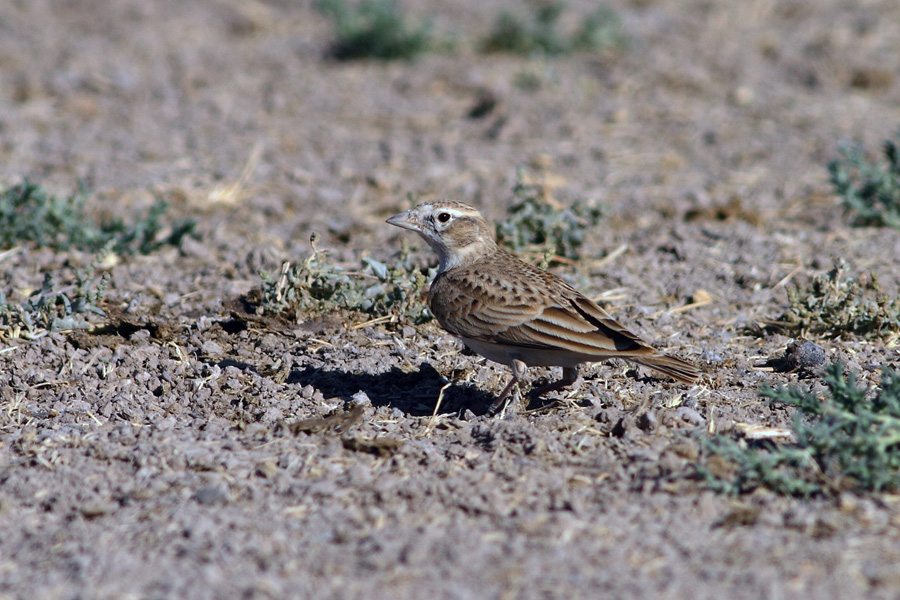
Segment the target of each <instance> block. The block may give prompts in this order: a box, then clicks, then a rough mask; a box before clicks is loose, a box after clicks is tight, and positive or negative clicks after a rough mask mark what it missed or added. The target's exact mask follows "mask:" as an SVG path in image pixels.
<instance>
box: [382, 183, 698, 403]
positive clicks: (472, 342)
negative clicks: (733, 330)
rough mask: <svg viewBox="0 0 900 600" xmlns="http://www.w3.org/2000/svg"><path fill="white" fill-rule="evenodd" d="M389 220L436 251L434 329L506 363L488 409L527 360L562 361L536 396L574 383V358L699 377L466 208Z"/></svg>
mask: <svg viewBox="0 0 900 600" xmlns="http://www.w3.org/2000/svg"><path fill="white" fill-rule="evenodd" d="M387 223H389V224H391V225H395V226H397V227H400V228H402V229H407V230H409V231H413V232H415V233H417V234H419V236H421V237H422V238H423V239H424V240H425V241H426V242H427V243H428V245H429V246H431V248H432V249H433V250H434V251H435V252H436V253H437V255H438V261H439V262H438V271H437V275H436V276H435V278H434V281H432V283H431V287H430V288H429V290H428V306H429V308H430V310H431V313H432V314H433V315H434V316H435V318H436V319H437V321H438V323H440V325H441V327H443V328H444V329H445V330H447V331H448V332H450V333H451V334H453V335H454V336H456V337H458V338H459V339H460V340H462V342H463V344H465V345H466V346H467V347H468V348H469V349H470V350H472V351H473V352H475V353H477V354H480V355H481V356H483V357H485V358H487V359H488V360H491V361H493V362H497V363H500V364H503V365H506V366H508V367H509V368H510V369H511V370H512V379H510V381H509V383H508V384H507V385H506V387H505V388H504V389H503V391H502V392H501V393H500V395H499V396H498V397H497V399H496V400H495V401H494V403H493V404H492V405H491V407H490V408H489V410H488V414H496V412H497V411H498V409H499V408H500V407H501V406H503V407H504V410H505V407H506V406H507V404H506V402H507V400H506V399H507V397H508V396H509V395H510V393H511V392H512V391H513V389H514V388H515V387H516V385H517V384H518V383H519V381H521V380H522V379H523V377H524V376H525V374H526V370H527V368H528V367H538V366H543V367H552V366H557V367H562V378H561V379H559V380H557V381H555V382H551V383H548V384H546V385H544V386H542V387H540V388H538V389H535V390H533V391H532V392H531V395H532V396H533V397H539V396H542V395H544V394H546V393H549V392H551V391H557V390H561V389H563V388H566V387H568V386H570V385H572V384H573V383H575V382H576V381H577V380H578V367H579V366H580V365H582V364H584V363H591V362H599V361H602V360H606V359H609V358H624V359H626V360H629V361H631V362H633V363H637V364H639V365H643V366H646V367H649V368H651V369H654V370H656V371H658V372H660V373H663V374H665V375H668V376H669V377H671V378H672V379H675V380H676V381H679V382H682V383H688V384H692V383H695V382H696V381H697V380H698V379H699V377H700V371H699V370H698V369H697V367H696V366H694V365H693V364H691V363H690V362H687V361H685V360H682V359H680V358H676V357H674V356H669V355H666V354H663V353H661V352H659V351H658V350H656V349H655V348H654V347H653V346H651V345H650V344H648V343H647V342H645V341H644V340H643V339H641V338H640V337H639V336H637V335H635V334H634V333H631V332H630V331H628V330H627V329H626V328H625V327H624V326H622V325H621V324H619V322H618V321H616V320H615V319H613V318H612V317H611V316H610V315H609V314H608V313H607V312H606V311H605V310H603V308H601V307H600V306H598V305H597V303H596V302H594V301H593V300H591V299H590V298H588V297H587V296H585V295H584V294H582V293H581V292H579V291H577V290H576V289H575V288H573V287H572V286H571V285H569V284H568V283H566V282H565V281H564V280H563V279H561V278H560V277H558V276H556V275H554V274H553V273H549V272H547V271H544V270H542V269H539V268H538V267H536V266H533V265H531V264H528V263H527V262H525V261H523V260H521V259H519V258H517V257H516V256H514V255H512V254H510V253H509V252H507V251H505V250H503V249H502V248H501V247H500V246H498V245H497V242H496V241H495V240H494V237H493V235H492V233H491V229H490V227H489V226H488V223H487V221H486V220H485V219H484V217H483V216H482V215H481V213H480V212H478V210H477V209H476V208H474V207H473V206H470V205H468V204H465V203H463V202H457V201H455V200H433V201H428V202H423V203H421V204H419V205H418V206H415V207H414V208H412V209H410V210H408V211H406V212H403V213H400V214H397V215H394V216H392V217H390V218H389V219H387Z"/></svg>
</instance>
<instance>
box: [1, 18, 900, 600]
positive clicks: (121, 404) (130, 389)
mask: <svg viewBox="0 0 900 600" xmlns="http://www.w3.org/2000/svg"><path fill="white" fill-rule="evenodd" d="M404 5H405V6H406V7H407V8H408V9H409V12H410V13H411V14H412V15H413V16H415V17H417V18H425V17H430V18H431V19H432V22H433V25H434V30H435V31H436V32H437V33H439V34H441V35H443V36H446V37H452V38H454V39H455V48H456V49H455V50H454V51H452V52H438V53H432V54H428V55H425V56H423V57H421V58H420V59H418V60H416V61H414V62H411V63H404V62H398V63H379V62H357V63H337V62H334V61H331V60H328V59H326V58H324V56H323V55H324V52H325V50H326V48H327V46H328V42H329V39H330V38H331V35H332V30H331V27H330V25H329V23H328V22H327V21H326V20H325V19H324V18H323V17H322V16H321V15H319V14H318V13H317V12H316V11H315V10H314V9H313V8H312V6H311V3H310V2H308V1H299V2H290V1H288V0H271V1H258V2H241V1H239V0H218V1H214V0H198V1H194V2H180V1H176V0H170V1H166V0H155V1H149V2H148V1H144V0H141V1H139V0H112V1H110V0H102V1H101V0H86V1H83V2H77V3H62V2H50V1H49V0H7V1H4V2H2V3H0V177H2V178H3V181H4V182H5V185H9V184H11V183H14V182H17V181H19V180H20V178H21V177H22V176H27V177H29V178H31V179H32V180H34V181H37V182H39V183H41V184H43V185H45V186H47V187H49V188H50V189H51V190H53V191H55V192H57V193H61V194H66V193H69V192H70V191H71V190H72V189H74V188H75V186H76V185H77V182H78V181H79V180H80V181H83V182H84V184H85V186H86V187H87V189H88V190H89V191H90V193H91V195H90V199H89V201H88V204H87V208H88V210H89V211H90V214H92V215H94V216H96V217H97V218H104V217H109V216H111V215H120V216H123V217H124V218H126V219H131V218H136V216H137V215H139V214H142V213H144V212H145V211H146V209H147V208H148V207H149V206H150V205H151V204H152V203H153V201H154V199H155V198H156V197H163V198H165V199H166V200H167V201H168V202H169V203H170V214H172V215H174V216H177V217H192V218H194V219H196V220H197V221H198V234H199V237H198V238H197V239H193V240H188V241H187V242H185V244H183V246H182V247H181V248H179V249H175V248H171V247H170V248H164V249H162V250H159V251H157V252H154V253H151V254H149V255H147V256H138V257H121V258H120V260H119V261H118V263H117V264H114V265H111V266H109V272H110V275H111V283H110V289H109V290H108V292H107V294H106V299H105V304H104V307H105V308H106V309H107V310H108V313H109V314H113V313H114V312H115V311H119V312H120V313H121V311H122V310H124V308H125V307H129V308H130V311H131V312H130V313H129V315H131V316H130V317H129V319H130V325H129V326H128V327H120V328H118V329H112V330H110V329H106V330H100V331H99V332H97V333H95V334H89V333H83V332H82V333H53V334H50V335H47V336H45V337H42V338H40V339H38V340H35V341H27V340H23V339H4V340H3V343H2V348H0V349H2V352H0V363H2V373H0V386H2V390H0V392H2V397H0V408H2V411H0V597H3V598H228V597H241V598H283V597H295V598H348V597H369V598H421V597H425V596H428V597H439V598H545V597H547V598H549V597H561V598H597V597H614V598H615V597H668V598H723V597H726V598H798V597H806V598H854V597H872V598H896V597H898V596H900V570H898V568H897V565H898V564H900V506H898V503H897V502H896V501H895V500H894V499H892V498H891V497H889V496H864V495H853V494H844V495H842V496H840V497H838V498H823V499H813V500H807V501H802V500H797V499H790V498H783V497H780V496H776V495H774V494H772V493H770V492H764V491H761V492H757V493H754V494H752V495H749V496H744V497H738V498H729V497H726V496H721V495H717V494H714V493H713V492H711V491H709V490H706V489H704V487H703V485H702V483H701V482H699V481H697V480H696V479H692V478H691V473H692V472H693V471H692V461H693V460H694V459H695V458H696V446H695V445H693V446H692V444H693V442H692V441H691V440H693V439H695V437H691V436H696V435H698V432H700V433H702V432H704V431H709V430H710V429H716V430H718V431H727V430H728V429H730V428H733V427H734V424H735V423H754V424H761V425H769V426H776V425H784V424H786V423H788V422H789V414H788V412H787V411H785V410H783V409H775V408H771V407H769V406H768V405H767V404H766V403H765V402H764V401H763V400H761V399H760V398H759V396H758V389H759V387H760V386H761V385H763V384H766V383H769V384H779V383H789V382H792V381H796V380H797V378H796V376H795V375H791V374H783V373H773V372H771V371H767V370H765V369H760V368H758V367H757V365H758V364H759V363H761V362H762V361H764V360H765V359H766V358H767V357H771V356H777V355H779V354H780V353H781V352H783V351H784V348H785V346H786V344H787V343H788V341H789V339H788V337H786V336H785V335H780V334H777V333H772V334H768V335H762V336H757V335H752V334H750V333H748V325H751V324H752V323H754V322H757V321H760V320H765V319H773V318H775V317H777V316H778V315H779V314H781V312H782V311H783V310H784V307H785V305H786V295H785V287H786V283H785V278H788V277H789V276H790V281H788V282H787V285H791V284H793V282H794V281H800V280H801V279H802V278H804V277H809V276H810V275H811V274H813V273H816V272H819V271H821V270H823V269H827V268H828V267H829V266H830V265H831V262H832V260H833V259H834V258H835V257H842V258H843V259H845V260H846V261H847V264H848V269H849V270H850V271H851V272H858V271H860V270H863V269H872V270H874V271H876V272H877V273H878V274H879V275H880V277H881V279H882V282H883V284H884V285H885V286H886V287H888V288H889V289H892V290H896V289H897V284H898V281H900V264H898V262H897V260H896V257H897V256H900V239H898V235H897V233H896V232H894V231H888V230H884V229H875V228H853V227H850V226H849V225H848V224H847V220H846V219H845V218H844V216H843V215H842V212H841V208H840V205H839V201H838V200H837V199H836V198H835V197H834V196H833V195H831V191H830V186H829V184H828V181H827V172H826V170H825V164H826V163H827V161H828V160H829V159H830V158H832V157H834V156H835V155H836V147H837V143H838V142H839V141H841V140H845V139H858V140H861V141H862V142H864V143H865V144H867V145H868V146H869V147H870V148H871V147H876V145H877V144H879V143H880V142H881V141H882V140H884V139H885V138H886V137H887V135H888V134H889V133H890V132H891V131H893V130H894V129H895V128H896V127H897V126H898V125H900V83H898V81H897V74H898V72H900V71H898V69H900V30H898V28H897V23H900V4H898V3H897V2H896V1H895V0H880V1H879V0H869V1H866V2H858V3H851V2H844V1H841V0H788V1H785V2H774V1H771V0H745V1H741V2H730V1H726V0H688V1H682V0H631V1H629V0H613V1H612V2H611V3H610V5H611V6H612V7H613V8H615V10H616V11H617V12H618V13H619V15H620V16H621V17H622V19H623V27H624V29H625V31H626V32H627V33H628V35H629V37H630V44H629V45H628V46H627V47H626V48H624V49H622V50H620V51H618V52H611V53H605V54H599V55H596V54H595V55H591V54H580V55H574V56H570V57H565V58H559V59H553V60H548V59H543V58H528V57H517V56H507V55H491V56H486V55H484V54H481V53H479V52H477V51H476V50H475V49H474V48H475V46H476V42H477V40H478V38H479V37H481V36H483V35H484V34H485V33H486V32H487V30H488V28H489V25H490V23H491V22H492V21H493V19H494V17H495V15H497V13H498V12H500V10H501V8H502V6H503V3H501V2H499V1H493V0H489V1H487V2H472V1H469V0H453V1H450V2H426V0H416V1H409V2H405V3H404ZM569 7H570V9H571V11H572V13H571V14H575V15H578V14H582V15H583V14H586V13H587V12H589V11H590V10H591V7H592V5H590V3H586V2H584V3H575V2H571V3H570V4H569ZM523 81H527V82H529V83H530V85H529V86H523V85H522V82H523ZM486 94H490V95H493V97H495V98H496V99H497V104H496V106H495V107H494V109H493V110H492V111H489V112H488V114H486V115H484V116H481V117H479V118H472V117H470V116H469V112H470V111H471V109H472V108H473V106H475V105H476V104H477V103H478V102H479V100H480V99H482V98H483V97H484V96H485V95H486ZM522 166H525V167H528V168H529V169H530V172H531V174H532V175H533V176H535V177H538V178H541V179H542V180H543V181H545V182H546V183H547V184H548V185H550V186H551V187H552V190H553V194H554V196H555V198H556V199H557V200H558V201H559V202H561V203H563V204H566V203H569V202H572V201H574V200H576V199H589V200H596V201H599V202H602V203H604V204H605V205H606V206H607V214H606V216H605V217H604V219H603V220H602V221H601V224H600V225H599V226H598V227H596V228H594V229H592V230H591V231H590V232H589V236H588V243H587V244H586V247H585V250H584V256H585V258H584V260H585V261H586V262H585V264H586V265H588V266H587V267H585V269H586V271H583V277H582V281H587V282H588V283H587V284H585V285H586V289H585V291H586V292H588V293H590V294H591V295H594V296H598V295H600V294H602V293H604V292H608V291H610V290H612V291H613V293H612V294H609V295H608V297H609V299H610V301H609V303H608V308H609V310H610V311H611V312H612V313H613V314H614V315H615V316H616V317H617V318H620V319H621V320H623V321H624V322H626V323H628V324H629V325H631V326H632V327H633V328H634V329H636V330H637V331H639V332H641V333H642V334H643V335H644V336H645V337H647V338H648V339H650V340H653V341H654V342H655V343H657V344H658V345H660V346H661V347H664V348H666V349H667V350H669V351H671V352H674V353H676V354H679V355H681V356H683V357H686V358H690V359H691V360H694V361H695V362H697V363H698V364H699V365H701V366H702V368H703V370H704V372H705V376H704V380H703V383H702V385H700V386H697V387H694V388H688V387H685V386H679V385H676V384H673V383H669V382H666V381H661V380H658V379H654V378H651V377H649V376H648V375H649V374H648V373H645V372H635V371H634V370H633V369H630V368H629V367H627V366H626V365H624V364H622V363H606V364H597V365H593V366H591V367H589V368H587V369H585V370H584V375H585V379H584V381H583V383H582V384H581V385H580V386H579V387H577V389H575V390H574V392H573V393H571V394H561V395H558V396H554V397H553V398H554V399H556V400H558V401H559V402H556V403H554V404H551V405H549V406H546V407H544V408H543V409H541V410H537V411H533V412H528V413H518V414H516V413H510V414H507V415H506V416H505V417H504V418H488V417H486V416H484V414H483V413H484V409H485V407H486V406H487V405H488V403H489V402H490V400H491V398H492V396H493V394H495V393H497V392H498V391H499V390H500V389H501V388H502V385H503V383H504V381H505V378H506V377H507V371H506V370H505V368H501V367H498V366H496V365H492V364H487V363H485V362H484V361H483V360H482V359H479V358H478V357H475V356H472V355H469V354H465V353H462V352H460V349H459V347H458V346H457V345H456V342H454V341H453V340H452V339H451V338H450V337H449V336H448V335H446V334H445V333H443V332H442V331H441V330H440V329H439V328H438V327H437V326H436V325H435V324H434V323H433V322H432V323H426V324H422V325H418V326H415V327H413V326H411V325H409V324H404V323H375V324H366V320H368V319H371V318H372V316H371V315H362V316H356V317H351V318H350V319H346V318H343V317H342V318H336V317H329V315H324V316H322V317H317V318H316V319H313V320H309V321H302V322H299V323H298V322H295V323H288V324H282V325H275V322H274V321H272V322H264V321H242V320H241V319H240V318H238V317H236V316H235V311H236V308H235V306H237V304H235V300H236V299H238V298H239V297H240V296H241V295H242V294H245V293H247V292H248V291H250V290H251V289H252V288H253V287H255V286H257V285H259V283H260V277H259V275H258V271H259V270H260V269H264V270H267V271H270V272H276V271H277V270H278V268H279V266H280V264H281V262H282V261H283V260H291V261H294V262H298V261H301V260H302V259H303V258H304V257H305V256H307V255H308V253H309V244H308V240H309V236H310V234H311V233H312V232H318V233H319V234H320V236H321V241H320V242H319V247H320V248H325V249H328V250H329V251H330V252H331V254H330V255H329V256H330V257H331V258H333V260H335V261H347V262H348V263H353V262H356V263H357V264H358V261H359V257H360V256H361V254H362V253H369V254H370V255H371V256H373V257H376V258H378V259H379V260H382V261H385V262H388V263H390V261H392V260H396V258H397V255H398V251H399V249H400V245H401V240H403V239H407V241H409V242H410V243H411V245H412V246H413V248H414V251H415V252H416V255H415V256H416V259H417V260H421V262H422V263H423V264H424V263H426V262H428V261H433V257H432V255H431V253H430V251H428V249H427V248H425V247H424V244H421V243H420V242H419V241H416V240H413V239H410V238H408V237H407V236H406V234H405V233H404V232H402V231H400V230H397V229H395V228H392V227H390V226H388V225H385V224H384V219H385V218H386V217H388V216H390V215H391V214H394V213H395V212H398V211H399V210H404V209H405V208H407V207H408V206H409V200H408V199H407V196H408V195H410V194H411V195H412V196H414V197H416V198H431V197H438V196H446V197H451V198H455V199H460V200H463V201H466V202H470V203H472V204H475V205H477V206H479V207H480V208H482V209H483V211H484V212H485V214H486V215H487V216H488V218H490V219H492V220H498V219H502V218H504V216H505V215H506V211H507V206H508V201H509V198H510V190H511V189H512V185H513V182H514V180H515V176H516V170H517V168H518V167H522ZM623 245H624V247H625V248H626V249H625V251H624V252H616V249H618V248H621V247H622V246H623ZM605 257H607V258H609V260H603V259H604V258H605ZM90 260H91V257H90V256H88V255H85V254H84V253H79V252H75V251H70V252H52V251H49V250H46V249H38V248H35V247H34V246H33V245H31V246H30V245H23V246H22V247H20V248H19V249H18V250H17V251H14V252H11V253H6V254H4V255H3V259H2V262H0V272H2V274H3V285H4V288H3V289H4V291H5V292H6V293H13V294H18V295H19V296H21V295H22V294H27V291H28V290H30V289H35V288H37V287H39V286H40V282H41V279H42V272H44V271H52V272H54V273H56V274H61V275H60V276H63V277H65V276H66V274H68V276H69V277H71V274H72V273H73V272H74V270H75V269H78V268H81V267H83V266H84V265H85V264H86V263H87V262H89V261H90ZM590 265H594V266H590ZM700 290H703V291H705V292H708V294H709V297H711V300H712V301H711V302H708V303H705V304H703V305H700V306H693V307H690V306H688V305H690V304H691V302H692V300H694V299H695V298H704V295H703V294H702V293H700V294H698V291H700ZM815 341H816V342H817V343H819V344H820V345H821V346H822V347H823V348H824V349H825V351H826V353H827V354H828V355H829V357H838V358H841V359H843V360H844V361H845V362H848V363H849V364H850V365H851V367H852V368H854V369H858V370H860V371H861V373H862V374H863V375H862V377H863V379H864V380H866V381H867V382H868V383H875V382H877V380H878V370H879V368H880V367H881V366H882V365H894V366H897V365H898V354H897V349H896V348H890V347H885V346H884V345H880V344H877V343H866V342H863V341H861V340H852V339H851V340H849V341H832V340H828V339H816V340H815ZM534 371H535V372H534V373H533V375H534V376H535V377H538V376H547V375H549V371H541V370H538V369H535V370H534ZM448 381H453V382H455V383H454V385H453V386H451V387H450V388H448V389H447V390H446V393H445V394H444V398H443V400H444V401H443V404H442V406H441V409H440V411H439V412H438V414H437V416H436V417H435V418H434V419H432V416H431V415H432V411H433V410H434V408H435V403H436V401H437V398H438V395H439V391H440V390H441V388H442V387H443V386H444V384H445V383H446V382H448ZM806 385H808V383H807V384H806ZM351 407H358V408H356V409H355V412H354V413H353V416H354V417H355V418H354V419H351V420H350V421H348V422H346V423H344V425H343V426H336V427H335V426H332V427H322V428H313V430H311V431H298V430H296V428H294V429H292V428H291V427H290V426H289V424H290V423H293V422H297V421H298V420H303V419H310V418H316V417H325V416H327V415H329V414H332V413H333V412H334V411H335V410H336V409H349V408H351ZM648 415H649V416H648ZM620 422H621V426H620V427H619V428H617V429H616V430H615V431H613V427H612V426H611V424H615V423H620Z"/></svg>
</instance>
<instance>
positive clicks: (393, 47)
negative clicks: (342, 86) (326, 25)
mask: <svg viewBox="0 0 900 600" xmlns="http://www.w3.org/2000/svg"><path fill="white" fill-rule="evenodd" d="M317 6H318V9H319V11H320V12H321V13H322V14H324V15H326V16H327V17H329V18H330V19H331V21H332V23H334V28H335V35H336V39H335V40H334V42H332V44H331V48H330V50H329V53H330V54H331V56H333V57H334V58H336V59H337V60H358V59H364V58H375V59H379V60H396V59H405V60H410V59H413V58H415V57H417V56H418V55H420V54H422V53H424V52H426V51H428V50H429V49H430V47H431V45H432V41H431V27H430V26H429V25H428V24H415V25H414V24H411V23H410V22H409V21H408V20H407V19H406V17H404V15H403V12H402V11H401V9H400V6H399V5H398V4H397V2H396V1H394V0H362V2H360V3H359V4H355V5H353V4H348V3H347V2H345V0H319V2H318V4H317Z"/></svg>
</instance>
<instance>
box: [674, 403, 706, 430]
mask: <svg viewBox="0 0 900 600" xmlns="http://www.w3.org/2000/svg"><path fill="white" fill-rule="evenodd" d="M675 418H676V419H680V420H682V421H684V422H685V423H689V424H691V425H703V424H704V423H706V419H704V418H703V415H701V414H700V413H699V412H697V411H696V410H695V409H693V408H691V407H689V406H679V407H678V408H676V409H675Z"/></svg>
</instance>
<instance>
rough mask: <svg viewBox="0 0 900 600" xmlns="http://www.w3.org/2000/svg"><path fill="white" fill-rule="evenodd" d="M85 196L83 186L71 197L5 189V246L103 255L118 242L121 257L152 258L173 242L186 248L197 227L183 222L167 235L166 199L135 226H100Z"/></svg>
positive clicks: (0, 202)
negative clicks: (72, 249)
mask: <svg viewBox="0 0 900 600" xmlns="http://www.w3.org/2000/svg"><path fill="white" fill-rule="evenodd" d="M85 197H86V193H85V191H84V189H83V188H79V190H78V191H77V192H75V193H73V194H72V195H71V196H68V197H59V196H54V195H53V194H50V193H49V192H48V191H47V190H45V189H44V188H42V187H41V186H39V185H36V184H33V183H31V182H29V181H27V180H26V181H24V182H22V183H20V184H18V185H14V186H12V187H9V188H6V189H4V190H0V246H2V247H4V248H8V247H11V246H14V245H17V244H21V243H23V242H33V243H35V244H37V245H38V246H43V247H49V248H53V249H54V250H66V249H68V248H70V247H75V248H78V249H80V250H85V251H88V252H97V251H99V250H100V249H102V248H105V247H107V246H108V244H110V242H112V243H113V246H112V249H113V251H115V252H116V253H118V254H133V253H135V252H140V253H141V254H149V253H150V252H153V251H154V250H156V249H158V248H160V247H162V246H164V245H167V244H171V245H178V244H180V243H181V240H182V238H183V237H184V236H185V235H189V234H191V233H192V232H193V230H194V227H195V225H196V224H195V223H194V222H193V221H189V220H187V221H180V222H177V223H175V224H174V225H173V227H172V231H171V232H170V233H169V234H168V235H164V236H161V235H160V234H161V232H163V229H164V226H163V224H162V222H161V217H162V216H163V215H164V214H165V212H166V208H167V207H166V204H165V202H162V201H160V202H158V203H157V204H155V205H154V206H153V207H151V208H150V211H149V213H148V214H147V216H146V217H144V218H143V219H139V220H138V221H137V223H135V224H134V225H126V224H125V223H124V222H123V221H120V220H113V221H108V222H106V223H101V224H97V223H96V222H95V221H94V220H92V219H91V218H89V217H88V216H87V215H85V214H84V200H85Z"/></svg>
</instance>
